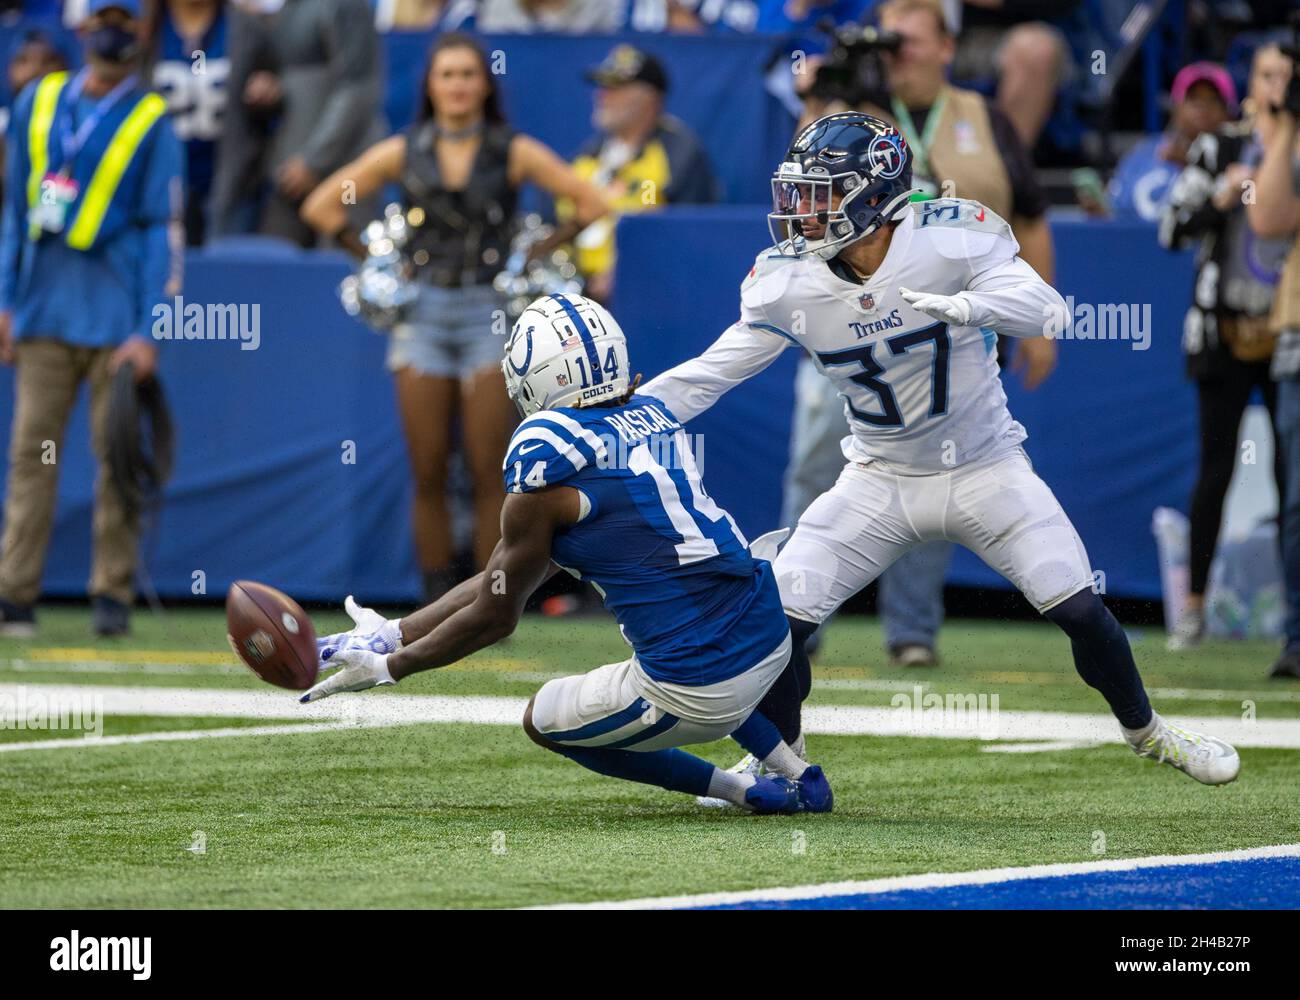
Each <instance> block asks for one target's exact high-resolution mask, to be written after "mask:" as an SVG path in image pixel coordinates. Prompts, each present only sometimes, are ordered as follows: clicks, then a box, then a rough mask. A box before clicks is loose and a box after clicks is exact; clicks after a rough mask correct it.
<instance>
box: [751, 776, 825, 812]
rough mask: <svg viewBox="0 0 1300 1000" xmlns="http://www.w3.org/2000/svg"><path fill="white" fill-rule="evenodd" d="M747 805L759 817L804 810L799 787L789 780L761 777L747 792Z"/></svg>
mask: <svg viewBox="0 0 1300 1000" xmlns="http://www.w3.org/2000/svg"><path fill="white" fill-rule="evenodd" d="M805 773H806V772H805ZM828 791H829V789H828ZM745 805H747V806H749V808H750V809H752V810H753V811H754V813H755V815H758V816H770V815H773V814H774V813H781V814H784V815H791V814H793V813H797V812H799V810H800V809H801V808H802V805H801V804H800V802H799V786H798V784H796V783H795V782H793V781H791V780H790V779H789V778H782V777H777V776H772V777H769V776H764V777H761V778H759V779H758V780H757V781H755V782H754V784H752V785H751V786H750V787H749V789H748V791H746V792H745Z"/></svg>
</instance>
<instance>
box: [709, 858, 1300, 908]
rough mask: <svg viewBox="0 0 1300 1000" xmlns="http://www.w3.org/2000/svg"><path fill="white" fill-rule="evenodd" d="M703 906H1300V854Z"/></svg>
mask: <svg viewBox="0 0 1300 1000" xmlns="http://www.w3.org/2000/svg"><path fill="white" fill-rule="evenodd" d="M699 908H700V909H706V910H1116V909H1119V910H1122V909H1160V910H1178V909H1212V910H1215V909H1217V910H1257V909H1270V910H1271V909H1296V908H1300V858H1260V859H1256V860H1251V861H1220V862H1215V863H1211V864H1197V865H1176V866H1169V867H1162V868H1145V869H1137V870H1135V871H1121V872H1088V873H1086V874H1082V875H1054V876H1046V877H1042V878H1027V879H1019V880H1017V881H1013V882H996V883H992V884H989V885H958V886H949V887H946V888H938V889H899V890H895V891H893V892H873V893H852V894H848V895H843V896H823V897H821V898H819V899H792V900H751V901H749V902H744V903H733V904H730V905H726V906H705V907H699Z"/></svg>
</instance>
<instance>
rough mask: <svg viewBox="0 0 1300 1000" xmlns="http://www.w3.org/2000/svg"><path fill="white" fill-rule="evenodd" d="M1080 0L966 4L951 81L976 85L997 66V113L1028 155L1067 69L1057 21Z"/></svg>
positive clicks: (1066, 51) (976, 0)
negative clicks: (1009, 125) (1005, 121)
mask: <svg viewBox="0 0 1300 1000" xmlns="http://www.w3.org/2000/svg"><path fill="white" fill-rule="evenodd" d="M1077 6H1079V0H1065V2H1062V0H965V3H963V4H962V5H961V7H962V11H961V24H960V26H959V32H960V33H959V35H958V40H957V52H956V55H955V58H954V61H953V71H952V74H953V78H954V79H957V80H968V81H971V82H975V81H978V80H983V79H985V78H986V77H988V76H989V75H990V74H989V70H990V69H991V68H994V67H996V73H997V80H998V90H997V99H996V104H997V106H998V110H999V111H1001V112H1002V113H1003V114H1004V115H1006V116H1007V120H1008V121H1010V122H1011V124H1012V125H1013V126H1014V127H1015V130H1016V134H1017V135H1019V136H1020V141H1021V143H1023V144H1024V147H1025V148H1026V149H1028V150H1030V151H1031V152H1032V151H1033V149H1034V146H1035V145H1037V143H1038V137H1039V135H1040V134H1041V133H1042V131H1043V126H1044V125H1046V124H1047V119H1048V118H1049V117H1050V116H1051V114H1052V106H1053V105H1054V104H1055V103H1056V92H1057V88H1058V87H1059V86H1060V84H1061V80H1062V79H1063V78H1064V76H1065V73H1066V69H1067V67H1069V66H1070V65H1071V63H1070V55H1069V47H1068V46H1067V45H1066V42H1065V37H1064V35H1062V34H1061V31H1060V29H1059V28H1057V27H1055V26H1054V25H1052V24H1049V23H1047V22H1049V21H1052V20H1058V19H1060V18H1062V17H1064V16H1065V15H1067V14H1069V12H1070V11H1071V10H1072V9H1073V8H1075V7H1077Z"/></svg>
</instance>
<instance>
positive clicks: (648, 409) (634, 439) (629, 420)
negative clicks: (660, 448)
mask: <svg viewBox="0 0 1300 1000" xmlns="http://www.w3.org/2000/svg"><path fill="white" fill-rule="evenodd" d="M603 419H604V421H605V423H607V424H609V426H610V427H612V428H614V430H616V431H617V432H618V436H619V438H620V439H621V440H622V441H623V442H624V443H626V444H638V443H640V442H641V441H644V440H645V439H646V438H648V437H649V436H650V435H652V434H658V433H661V432H663V431H679V430H681V429H682V425H681V424H679V423H678V422H677V421H676V420H674V419H672V418H671V417H670V416H668V415H667V414H666V413H664V411H663V410H661V409H659V407H657V406H655V405H654V404H653V403H646V404H645V405H644V406H636V407H633V408H631V409H628V410H624V411H623V412H622V413H611V414H610V415H609V416H607V417H604V418H603Z"/></svg>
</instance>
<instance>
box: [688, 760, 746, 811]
mask: <svg viewBox="0 0 1300 1000" xmlns="http://www.w3.org/2000/svg"><path fill="white" fill-rule="evenodd" d="M727 773H728V774H752V775H753V776H754V777H755V778H757V777H760V776H761V775H762V774H763V762H762V761H761V760H759V759H758V758H757V757H755V756H754V755H753V754H752V753H747V754H745V756H743V757H741V758H740V760H738V761H736V763H735V764H733V765H732V766H731V767H729V768H727ZM695 801H696V802H698V803H699V804H700V805H702V806H704V807H706V808H708V809H737V808H739V806H737V805H736V804H735V803H734V802H728V801H727V800H726V799H715V798H713V797H712V796H709V795H697V796H696V797H695Z"/></svg>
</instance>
